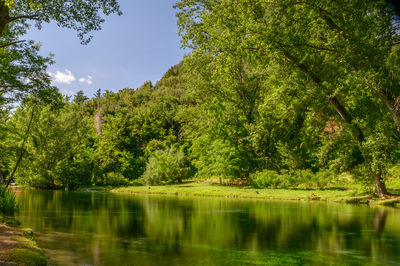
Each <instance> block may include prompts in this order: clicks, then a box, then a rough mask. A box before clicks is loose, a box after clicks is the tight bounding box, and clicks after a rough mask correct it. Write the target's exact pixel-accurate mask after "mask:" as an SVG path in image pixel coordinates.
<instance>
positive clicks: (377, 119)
mask: <svg viewBox="0 0 400 266" xmlns="http://www.w3.org/2000/svg"><path fill="white" fill-rule="evenodd" d="M176 8H178V10H179V12H178V25H179V27H180V34H181V35H182V37H183V39H182V42H183V45H184V46H186V47H189V48H192V49H194V50H195V51H196V52H198V53H200V54H202V55H203V56H206V57H208V56H214V57H217V56H219V55H220V54H222V53H225V54H230V55H232V56H237V55H241V54H244V53H245V52H249V53H251V55H252V56H253V57H254V58H257V59H258V60H257V62H258V65H259V67H260V68H261V69H267V68H270V66H271V65H275V66H276V68H275V69H274V70H275V71H273V72H272V73H271V74H272V75H279V76H280V77H281V78H282V80H283V81H285V82H283V85H285V86H287V85H289V84H291V85H294V86H296V87H298V88H299V89H302V90H307V94H306V96H307V98H306V99H304V98H303V99H299V98H298V97H292V100H296V99H298V100H304V101H307V99H308V100H309V101H308V103H309V108H310V109H312V110H313V111H314V112H323V113H324V114H325V116H326V117H328V116H333V117H335V120H338V121H340V124H341V127H343V130H344V132H349V135H350V136H351V137H352V142H353V143H354V145H355V146H356V147H357V149H358V150H359V153H360V154H361V156H362V161H363V167H364V169H365V170H366V171H367V173H368V174H369V176H370V177H371V180H373V181H374V183H375V193H376V195H378V196H383V195H385V194H387V191H386V187H385V184H384V181H383V176H384V173H385V171H384V166H383V164H382V161H381V160H380V159H378V158H379V156H376V155H374V154H373V153H371V152H372V150H373V149H371V148H370V147H369V146H370V145H378V146H379V145H384V144H382V143H386V145H389V150H391V151H394V150H396V149H397V146H396V145H393V143H394V142H393V141H391V139H392V138H393V137H394V135H395V131H396V127H397V129H398V126H399V122H398V120H399V119H398V114H397V111H396V110H399V109H398V108H397V103H396V99H397V97H398V96H399V95H398V93H399V90H398V87H397V84H398V77H399V75H398V74H397V73H398V66H399V64H398V63H397V60H398V59H397V58H399V57H398V54H399V52H398V50H397V49H393V45H394V44H395V43H396V40H397V34H396V27H395V26H394V24H393V23H392V18H393V13H392V10H391V9H390V8H389V6H388V5H387V3H386V2H385V1H374V2H366V1H351V2H348V1H333V2H332V1H331V2H329V3H325V4H324V5H322V4H321V3H320V1H316V0H315V1H295V0H285V1H252V0H249V1H239V2H238V1H233V0H222V1H212V0H198V1H190V0H183V1H180V2H178V3H177V4H176ZM285 83H286V84H285ZM310 99H312V101H310ZM372 110H375V113H376V111H377V110H379V112H378V114H377V115H375V114H374V112H372ZM371 114H373V115H371ZM389 117H391V119H392V123H391V124H390V123H387V121H388V119H389ZM343 134H344V135H345V133H343ZM383 136H384V137H383ZM382 137H383V138H384V139H386V140H387V141H383V142H382V140H379V141H378V139H382ZM373 143H374V144H373ZM378 143H381V144H378ZM377 149H380V148H378V147H377ZM386 158H388V159H389V160H390V161H392V160H395V159H396V158H395V152H394V153H393V152H392V153H390V154H388V156H387V157H386ZM377 159H378V160H377ZM378 165H379V166H378Z"/></svg>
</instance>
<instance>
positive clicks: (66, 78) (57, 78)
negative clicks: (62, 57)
mask: <svg viewBox="0 0 400 266" xmlns="http://www.w3.org/2000/svg"><path fill="white" fill-rule="evenodd" d="M49 75H50V77H52V78H53V82H55V83H61V84H71V83H72V82H74V81H75V76H74V74H72V72H71V71H70V70H68V69H65V70H64V72H61V71H57V72H56V73H51V72H49Z"/></svg>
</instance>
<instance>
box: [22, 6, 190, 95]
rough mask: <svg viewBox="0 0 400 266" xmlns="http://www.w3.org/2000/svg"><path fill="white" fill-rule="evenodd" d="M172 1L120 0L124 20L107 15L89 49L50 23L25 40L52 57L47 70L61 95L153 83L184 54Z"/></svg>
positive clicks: (89, 93) (68, 32) (69, 31)
mask: <svg viewBox="0 0 400 266" xmlns="http://www.w3.org/2000/svg"><path fill="white" fill-rule="evenodd" d="M175 2H176V1H175V0H146V1H132V0H119V3H120V5H121V9H122V11H123V13H124V14H123V16H121V17H119V16H116V15H112V16H110V17H106V18H105V19H106V22H105V23H104V24H103V25H102V28H103V29H102V30H101V31H98V32H94V33H92V34H93V36H94V38H93V40H92V41H91V42H90V43H89V44H88V45H81V42H80V40H79V38H78V37H77V34H76V32H74V31H72V30H69V29H62V28H59V27H57V25H56V24H54V23H51V24H44V25H43V28H42V30H37V29H35V28H34V27H32V29H31V30H30V31H29V33H28V34H27V35H26V36H25V37H24V38H26V39H32V40H34V41H36V42H41V43H42V44H43V45H42V49H41V54H43V55H48V54H50V53H54V54H55V57H54V60H55V64H54V65H51V66H50V67H49V69H48V72H49V73H51V77H52V81H53V84H54V85H55V86H57V87H58V88H59V89H60V91H61V92H63V93H64V92H67V93H68V94H71V92H72V93H73V94H75V93H76V92H78V91H79V90H83V91H84V92H85V94H86V95H87V96H89V97H92V96H93V95H94V93H95V92H96V91H97V90H98V89H99V88H100V89H102V91H103V92H104V91H105V90H110V91H118V90H120V89H123V88H138V87H140V86H141V85H142V84H143V83H144V82H146V81H148V80H150V81H152V82H153V83H155V82H156V81H157V80H159V79H160V78H161V77H162V76H163V74H164V73H165V72H167V70H168V69H169V68H170V67H171V66H173V65H175V64H178V63H179V62H180V61H181V60H182V59H183V56H184V54H185V53H187V51H184V50H182V49H181V48H180V42H179V40H180V38H179V36H178V29H177V26H176V17H175V10H174V9H173V7H172V6H173V4H174V3H175Z"/></svg>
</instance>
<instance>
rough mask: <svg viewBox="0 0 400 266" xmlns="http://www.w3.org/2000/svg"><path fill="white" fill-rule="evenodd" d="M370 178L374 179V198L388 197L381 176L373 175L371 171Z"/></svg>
mask: <svg viewBox="0 0 400 266" xmlns="http://www.w3.org/2000/svg"><path fill="white" fill-rule="evenodd" d="M371 174H372V176H373V177H374V183H375V196H377V197H380V198H383V197H385V196H387V195H388V192H387V189H386V185H385V182H384V181H383V180H382V178H381V176H380V175H378V174H376V173H373V172H372V171H371Z"/></svg>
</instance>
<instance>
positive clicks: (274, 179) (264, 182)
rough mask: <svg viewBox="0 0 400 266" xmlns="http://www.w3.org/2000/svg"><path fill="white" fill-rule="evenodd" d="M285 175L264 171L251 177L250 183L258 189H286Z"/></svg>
mask: <svg viewBox="0 0 400 266" xmlns="http://www.w3.org/2000/svg"><path fill="white" fill-rule="evenodd" d="M284 179H285V175H280V174H279V173H278V172H276V171H273V170H263V171H262V172H257V173H254V174H252V175H251V176H250V182H251V183H252V184H253V186H255V187H256V188H278V187H284V183H285V180H284Z"/></svg>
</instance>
